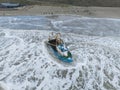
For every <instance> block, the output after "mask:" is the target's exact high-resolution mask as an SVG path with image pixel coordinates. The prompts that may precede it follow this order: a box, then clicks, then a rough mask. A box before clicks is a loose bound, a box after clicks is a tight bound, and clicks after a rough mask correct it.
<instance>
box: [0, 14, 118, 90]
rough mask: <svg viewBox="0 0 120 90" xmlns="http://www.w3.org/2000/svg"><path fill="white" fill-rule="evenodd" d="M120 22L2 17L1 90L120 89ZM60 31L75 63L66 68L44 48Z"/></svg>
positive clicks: (69, 17)
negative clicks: (52, 36)
mask: <svg viewBox="0 0 120 90" xmlns="http://www.w3.org/2000/svg"><path fill="white" fill-rule="evenodd" d="M119 23H120V19H109V18H86V17H77V16H76V17H75V16H54V17H53V16H11V17H0V88H3V90H4V88H5V90H119V89H120V49H119V48H120V37H119V36H120V31H119V28H120V26H119ZM51 31H53V32H59V31H60V32H61V33H62V38H64V41H65V42H66V44H67V45H68V47H69V49H70V51H71V53H72V54H73V58H74V65H68V64H65V63H63V62H60V61H59V60H56V59H55V58H54V57H52V56H51V55H50V54H49V52H48V50H47V49H46V47H45V43H44V42H45V41H46V40H47V38H48V35H49V33H50V32H51Z"/></svg>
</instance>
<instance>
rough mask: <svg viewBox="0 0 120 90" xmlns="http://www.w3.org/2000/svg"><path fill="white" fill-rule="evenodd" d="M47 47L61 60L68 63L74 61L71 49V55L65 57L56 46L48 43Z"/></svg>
mask: <svg viewBox="0 0 120 90" xmlns="http://www.w3.org/2000/svg"><path fill="white" fill-rule="evenodd" d="M47 47H48V49H49V51H50V52H51V53H52V54H53V55H54V56H55V57H56V58H57V59H59V60H60V61H63V62H67V63H71V62H73V59H72V54H71V53H70V51H68V54H69V55H68V56H67V57H65V56H61V54H59V53H58V51H57V50H56V49H55V48H53V47H52V46H51V45H49V44H47Z"/></svg>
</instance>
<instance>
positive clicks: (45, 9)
mask: <svg viewBox="0 0 120 90" xmlns="http://www.w3.org/2000/svg"><path fill="white" fill-rule="evenodd" d="M58 14H59V15H60V14H65V15H69V14H70V15H80V16H85V17H98V18H103V17H104V18H106V17H107V18H120V8H119V7H79V6H40V5H29V6H24V7H19V8H14V9H4V8H1V9H0V16H14V15H58Z"/></svg>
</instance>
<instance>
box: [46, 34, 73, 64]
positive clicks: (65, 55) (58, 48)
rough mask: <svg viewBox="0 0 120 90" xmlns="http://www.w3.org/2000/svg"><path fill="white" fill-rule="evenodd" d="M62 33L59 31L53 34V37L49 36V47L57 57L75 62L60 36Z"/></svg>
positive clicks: (68, 61)
mask: <svg viewBox="0 0 120 90" xmlns="http://www.w3.org/2000/svg"><path fill="white" fill-rule="evenodd" d="M60 35H61V34H60V33H57V34H56V35H53V34H52V37H51V36H49V39H48V41H47V42H46V44H47V47H48V48H49V50H50V52H52V54H53V55H54V56H55V57H56V58H57V59H59V60H61V61H63V62H67V63H71V62H73V59H72V54H71V52H70V51H69V49H68V48H67V46H66V45H65V43H64V42H63V40H62V39H61V38H60Z"/></svg>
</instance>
